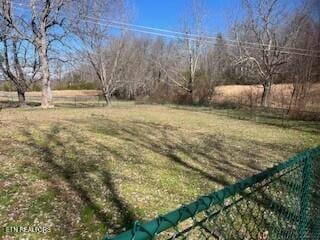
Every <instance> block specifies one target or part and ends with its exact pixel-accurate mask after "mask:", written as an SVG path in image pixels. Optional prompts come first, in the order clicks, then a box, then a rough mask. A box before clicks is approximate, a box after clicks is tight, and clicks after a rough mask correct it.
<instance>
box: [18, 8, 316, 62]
mask: <svg viewBox="0 0 320 240" xmlns="http://www.w3.org/2000/svg"><path fill="white" fill-rule="evenodd" d="M14 4H15V3H14ZM19 5H23V6H28V5H25V4H19ZM14 8H20V9H22V8H21V7H17V6H15V7H14ZM64 17H65V18H67V19H70V20H73V19H72V18H70V17H66V16H64ZM86 18H87V19H79V20H80V21H82V22H87V23H92V24H97V25H100V26H106V27H111V28H114V29H118V30H127V31H132V32H139V33H144V34H150V35H155V36H161V37H166V38H172V39H180V40H190V41H199V40H201V41H202V42H205V43H210V44H212V43H214V42H213V41H210V40H206V39H202V37H201V36H198V37H192V36H189V34H185V33H182V32H177V33H180V34H181V35H184V36H178V35H176V34H169V33H158V32H156V31H152V30H141V29H136V28H132V27H128V26H123V25H120V24H116V23H115V22H114V23H103V22H101V20H100V19H99V20H98V19H97V18H96V19H97V20H90V19H88V18H93V17H86ZM93 19H94V18H93ZM98 21H99V22H98ZM110 22H111V21H110ZM127 25H129V24H127ZM132 25H134V24H132ZM150 28H151V27H150ZM164 31H166V30H164ZM168 31H170V30H168ZM171 32H175V31H171ZM193 35H194V34H193ZM194 36H196V35H194ZM213 38H214V37H213ZM241 43H245V42H241ZM256 44H258V43H256ZM225 45H226V46H232V47H238V45H237V44H235V43H225ZM244 48H250V49H256V50H263V51H270V52H272V51H275V49H265V48H261V47H253V46H244ZM277 52H279V53H282V54H292V55H300V56H308V57H320V56H317V55H312V54H307V53H299V52H293V51H284V50H279V51H277Z"/></svg>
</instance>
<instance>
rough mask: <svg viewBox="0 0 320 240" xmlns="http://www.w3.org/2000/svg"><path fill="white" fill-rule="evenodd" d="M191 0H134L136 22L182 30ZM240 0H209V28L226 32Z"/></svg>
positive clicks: (213, 32) (213, 30)
mask: <svg viewBox="0 0 320 240" xmlns="http://www.w3.org/2000/svg"><path fill="white" fill-rule="evenodd" d="M190 2H191V1H190V0H133V5H134V8H135V9H134V15H135V20H134V22H135V23H136V24H140V25H146V26H152V27H158V28H165V29H170V30H181V25H182V24H181V23H182V18H183V12H184V11H185V10H186V9H187V4H188V3H190ZM239 3H240V0H207V2H206V6H207V11H208V19H207V26H206V27H207V30H208V31H209V32H210V33H212V34H215V33H218V32H222V33H225V32H226V31H227V29H228V23H229V22H230V20H232V19H233V18H234V17H235V15H237V11H238V9H239V7H238V6H239Z"/></svg>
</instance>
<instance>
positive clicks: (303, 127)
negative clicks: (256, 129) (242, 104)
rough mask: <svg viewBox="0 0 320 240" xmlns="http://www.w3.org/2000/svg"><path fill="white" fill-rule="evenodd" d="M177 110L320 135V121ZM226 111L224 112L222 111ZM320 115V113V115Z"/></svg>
mask: <svg viewBox="0 0 320 240" xmlns="http://www.w3.org/2000/svg"><path fill="white" fill-rule="evenodd" d="M170 108H173V109H175V110H183V111H192V112H202V113H206V114H214V115H220V116H224V117H228V118H231V119H235V120H243V121H250V122H255V123H256V124H262V125H269V126H273V127H279V128H283V129H292V130H296V131H300V132H307V133H311V134H319V133H320V122H319V121H303V120H291V119H287V118H286V116H283V115H282V114H272V113H264V112H256V113H255V112H253V113H252V112H251V111H250V110H247V109H227V108H218V109H217V108H209V107H199V108H197V107H183V106H170ZM221 110H224V111H221ZM319 114H320V113H319Z"/></svg>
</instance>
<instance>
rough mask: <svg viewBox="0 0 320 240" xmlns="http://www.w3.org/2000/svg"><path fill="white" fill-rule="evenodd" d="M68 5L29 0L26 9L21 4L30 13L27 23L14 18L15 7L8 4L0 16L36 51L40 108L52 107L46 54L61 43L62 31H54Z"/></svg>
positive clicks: (4, 3)
mask: <svg viewBox="0 0 320 240" xmlns="http://www.w3.org/2000/svg"><path fill="white" fill-rule="evenodd" d="M67 2H69V1H68V0H45V1H41V0H30V2H29V5H26V4H22V6H23V7H24V8H25V9H29V10H30V17H29V18H28V19H27V17H26V16H23V17H20V16H14V11H15V5H14V4H15V3H13V2H12V1H11V0H3V1H2V6H1V7H2V9H1V16H2V17H3V19H4V20H5V21H6V23H7V26H8V27H9V28H11V29H12V30H13V31H15V34H16V36H17V37H19V39H23V40H27V41H29V42H30V43H32V44H33V45H34V46H35V48H36V50H37V54H38V57H39V64H40V73H41V81H42V102H41V105H42V107H43V108H49V107H53V104H52V93H51V80H50V67H49V50H50V47H52V46H53V45H54V43H55V42H56V41H57V42H60V43H62V39H63V37H64V36H65V33H64V32H63V31H61V30H60V31H57V29H56V28H57V27H60V28H61V27H62V26H63V23H64V21H65V20H66V18H64V17H62V16H61V14H60V13H61V12H62V11H63V7H64V6H65V5H66V3H67ZM64 14H65V13H64ZM61 32H63V33H61Z"/></svg>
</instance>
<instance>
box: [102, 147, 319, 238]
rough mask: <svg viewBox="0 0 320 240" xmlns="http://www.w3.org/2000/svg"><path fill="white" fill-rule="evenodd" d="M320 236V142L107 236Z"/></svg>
mask: <svg viewBox="0 0 320 240" xmlns="http://www.w3.org/2000/svg"><path fill="white" fill-rule="evenodd" d="M143 239H195V240H196V239H219V240H222V239H226V240H233V239H235V240H238V239H254V240H271V239H288V240H294V239H297V240H302V239H308V240H309V239H310V240H318V239H320V147H317V148H314V149H309V150H306V151H304V152H302V153H299V154H298V155H296V156H294V157H293V158H291V159H289V160H288V161H286V162H284V163H281V164H279V165H277V166H275V167H273V168H270V169H267V170H266V171H263V172H261V173H259V174H257V175H254V176H252V177H249V178H246V179H244V180H242V181H240V182H237V183H235V184H233V185H230V186H227V187H225V188H223V189H221V190H220V191H217V192H214V193H212V194H210V195H208V196H203V197H201V198H199V199H198V200H197V201H195V202H193V203H190V204H188V205H185V206H182V207H181V208H179V209H177V210H175V211H173V212H170V213H168V214H166V215H163V216H159V217H158V218H156V219H154V220H152V221H149V222H147V223H144V224H140V223H139V222H136V223H135V224H134V226H133V228H132V229H131V230H129V231H126V232H123V233H121V234H119V235H118V236H115V237H110V238H109V237H106V238H105V240H143Z"/></svg>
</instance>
